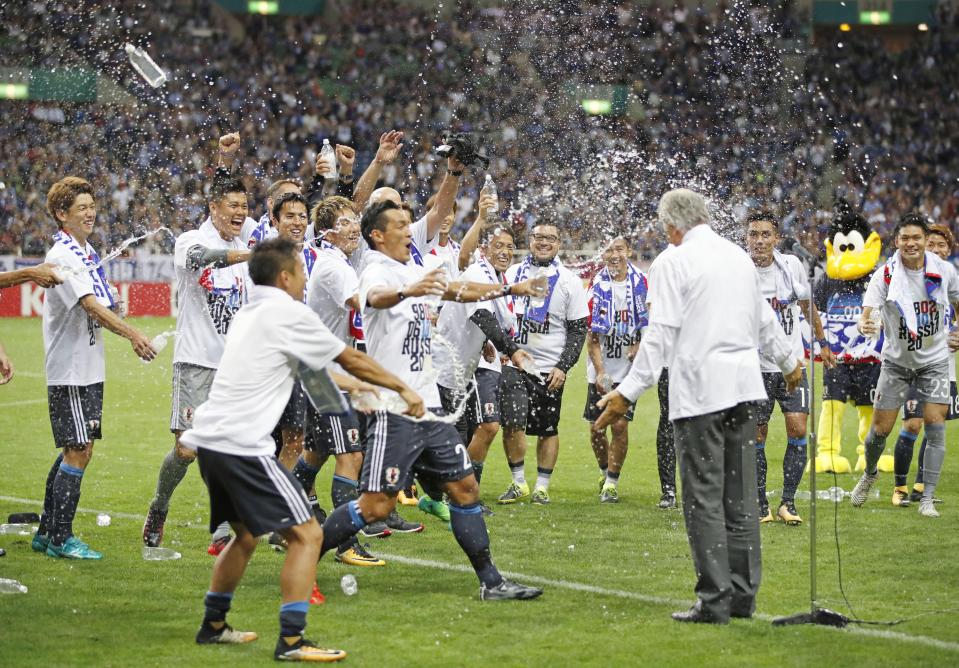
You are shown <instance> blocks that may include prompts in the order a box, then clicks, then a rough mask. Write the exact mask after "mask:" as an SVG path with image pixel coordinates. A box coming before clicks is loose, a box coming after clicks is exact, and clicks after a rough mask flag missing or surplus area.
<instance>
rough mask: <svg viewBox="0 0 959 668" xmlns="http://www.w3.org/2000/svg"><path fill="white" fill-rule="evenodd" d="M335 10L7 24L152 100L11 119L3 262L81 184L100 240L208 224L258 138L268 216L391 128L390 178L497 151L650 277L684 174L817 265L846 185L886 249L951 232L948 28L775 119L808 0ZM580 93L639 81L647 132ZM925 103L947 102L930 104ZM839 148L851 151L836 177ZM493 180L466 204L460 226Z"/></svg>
mask: <svg viewBox="0 0 959 668" xmlns="http://www.w3.org/2000/svg"><path fill="white" fill-rule="evenodd" d="M331 4H333V6H332V7H331V9H330V10H329V11H336V12H338V17H339V18H338V20H336V21H335V22H328V21H322V20H316V19H315V18H303V17H291V18H275V17H260V16H239V17H236V16H234V17H233V19H232V21H233V23H232V24H228V23H226V22H225V21H224V20H223V18H222V17H218V16H217V15H216V14H215V12H213V11H212V10H211V7H210V3H208V2H206V1H205V0H195V1H194V2H174V1H173V0H167V1H166V2H162V3H160V6H158V7H157V8H156V9H157V10H158V11H156V12H138V10H137V3H136V2H132V1H129V2H118V3H110V4H109V5H102V4H96V5H93V6H90V7H86V9H85V11H84V13H83V14H82V18H79V19H78V15H77V14H76V13H75V12H72V11H71V8H69V7H67V6H66V5H65V4H62V3H49V2H39V1H38V2H33V3H30V4H29V5H28V6H27V10H26V11H24V12H21V13H19V14H15V15H12V14H11V15H9V16H7V17H5V21H4V28H3V29H4V31H5V32H6V34H5V35H4V38H3V42H4V46H5V48H4V49H3V56H2V59H3V60H2V63H0V64H2V65H3V66H8V67H10V66H30V67H65V68H67V69H69V68H74V67H84V68H88V69H89V68H94V69H96V70H98V71H99V72H101V73H102V74H103V75H104V76H106V77H108V78H112V79H114V80H117V81H119V82H120V84H121V85H122V87H123V88H124V89H125V90H127V91H129V92H130V93H131V94H132V96H133V97H131V98H130V101H131V103H130V104H118V105H109V106H102V105H96V104H92V103H52V102H51V103H46V102H32V103H23V102H9V101H7V102H3V103H2V108H3V109H4V115H5V117H6V118H8V119H9V120H10V122H8V123H6V124H5V125H4V127H3V129H2V130H0V155H2V157H0V167H2V174H3V181H4V186H5V187H4V188H3V189H2V190H0V216H2V217H0V251H2V252H7V253H22V254H25V255H38V254H41V253H42V251H43V249H44V247H45V245H46V243H47V238H48V237H49V233H50V231H51V230H50V229H49V228H50V225H49V221H48V219H47V217H46V215H45V214H44V213H43V201H42V200H43V198H42V193H43V192H44V190H45V188H47V187H48V186H49V184H50V183H52V182H53V181H55V180H56V179H55V176H54V174H55V173H63V170H66V171H68V172H71V173H87V174H91V175H96V186H97V187H98V189H100V193H101V194H102V195H103V196H101V197H100V201H101V203H102V204H101V206H103V208H104V210H103V211H101V213H100V215H101V217H102V220H103V221H104V222H106V223H107V225H105V226H104V229H109V233H108V236H109V238H105V239H102V245H104V246H109V247H112V246H113V245H115V244H116V243H117V242H118V241H119V240H121V239H123V238H126V237H128V236H130V234H131V233H132V232H133V231H134V230H135V229H140V228H143V227H151V228H152V227H155V226H156V225H157V224H160V223H162V224H165V225H167V226H169V227H171V228H173V229H174V231H180V230H183V229H188V228H190V227H192V226H194V225H195V223H196V222H197V221H198V220H199V219H200V218H201V216H202V213H203V206H204V204H203V202H204V197H203V193H202V192H201V189H202V183H203V181H202V178H201V177H202V172H203V170H204V169H205V168H206V167H207V165H209V164H210V161H211V156H212V155H213V151H214V146H215V141H216V137H217V136H219V135H220V134H221V133H222V132H226V131H229V130H238V131H240V132H241V133H243V135H244V136H246V137H251V138H255V141H252V142H250V143H249V145H248V146H245V147H244V148H245V151H246V154H245V155H244V156H243V157H242V159H243V161H244V163H245V174H247V179H248V183H247V185H248V186H249V187H250V188H251V192H252V193H253V195H254V201H255V202H262V201H264V198H263V192H262V188H263V184H264V183H266V182H268V181H269V180H270V179H271V178H273V177H276V176H278V175H281V174H290V173H296V172H299V173H300V175H301V176H302V177H304V178H306V177H307V176H308V174H309V169H310V164H311V162H312V158H313V156H314V155H315V151H316V149H317V147H318V146H319V145H320V143H321V141H322V139H323V138H325V137H329V138H331V140H332V141H333V142H334V143H342V144H348V145H351V146H354V147H355V148H356V149H357V151H358V159H357V164H358V167H359V168H360V169H362V168H363V167H364V166H365V165H366V164H367V163H368V162H369V160H370V159H371V157H372V153H373V151H374V150H375V147H376V138H377V137H378V135H379V133H380V132H381V131H382V129H383V128H388V127H397V128H402V129H404V130H406V136H407V138H408V144H409V145H408V146H407V147H406V149H405V151H406V155H405V162H404V163H403V164H397V165H395V166H391V167H390V168H389V169H387V170H386V171H385V172H384V174H383V175H382V181H383V183H384V184H386V185H396V186H398V187H399V188H400V189H401V190H403V191H405V192H408V193H410V195H411V198H412V199H413V200H414V201H415V202H416V204H417V206H420V207H421V206H422V205H423V204H424V203H425V200H426V198H427V197H428V196H429V194H430V192H432V191H433V190H434V189H435V186H436V183H435V182H434V181H435V180H436V178H438V176H437V171H436V169H435V164H436V158H435V156H434V155H432V149H433V147H434V146H435V145H436V143H437V140H438V138H439V137H440V136H441V135H442V133H443V132H444V131H445V130H446V129H447V128H450V127H453V128H456V129H462V130H469V131H474V132H477V133H478V134H479V135H480V136H481V137H482V138H483V140H484V142H485V143H486V144H487V146H488V148H489V149H490V151H491V152H492V153H493V155H494V161H493V165H492V167H491V170H490V171H491V172H492V173H493V175H494V177H495V178H496V182H497V185H498V187H499V192H500V195H501V197H502V199H503V200H504V201H505V202H508V203H510V205H511V206H512V207H513V210H514V212H519V213H518V215H519V220H520V221H523V220H525V222H526V226H527V227H528V226H530V225H532V223H533V222H535V219H536V217H537V216H540V217H543V216H552V217H554V218H556V219H560V220H563V221H564V228H565V229H564V233H565V234H567V235H568V236H569V244H568V245H567V247H571V248H577V247H591V246H592V243H593V242H595V241H598V240H596V239H592V238H591V235H590V234H589V230H590V228H591V227H592V226H593V224H594V223H595V222H596V221H597V220H601V221H603V222H605V221H606V220H607V219H608V217H609V216H610V215H611V214H612V216H613V218H614V219H618V220H620V221H623V223H624V224H625V225H626V226H628V227H630V228H631V229H634V230H635V234H636V235H637V237H638V239H637V250H638V252H639V253H640V256H641V257H642V258H643V259H644V260H650V259H652V257H654V256H655V254H656V253H657V252H658V251H659V250H660V249H661V247H662V241H661V240H660V239H659V236H658V234H656V233H655V231H654V230H653V229H652V227H651V226H650V225H649V224H648V221H649V220H650V219H651V218H652V214H653V206H654V204H655V202H656V201H657V194H658V193H661V192H663V190H664V186H667V185H668V184H670V183H672V182H675V181H676V180H677V179H680V180H683V179H692V180H694V181H696V182H698V183H700V184H701V187H702V188H703V189H704V190H706V191H707V192H710V193H711V195H713V197H714V198H715V199H717V200H718V201H721V202H725V203H727V204H728V205H729V209H730V210H731V211H733V212H734V213H735V214H736V215H737V217H740V218H741V217H742V216H743V215H744V214H745V212H746V211H747V210H748V209H751V208H755V207H756V206H757V205H758V204H760V203H761V204H763V205H766V206H772V207H773V208H774V210H775V211H776V213H777V214H778V215H780V216H781V218H782V220H783V226H784V230H785V231H786V232H787V233H790V234H796V235H798V236H799V237H800V238H801V239H802V240H803V242H804V243H806V245H807V246H808V247H810V249H821V241H822V238H823V237H824V236H825V233H826V224H827V221H828V216H827V212H828V210H829V208H830V207H831V204H832V195H833V191H834V190H835V189H837V188H838V189H839V190H840V191H841V192H842V193H843V194H844V196H845V197H846V198H847V199H849V200H851V201H853V202H857V203H858V202H861V204H862V207H863V210H864V211H865V212H866V214H867V217H868V218H869V220H870V222H871V223H872V224H874V225H875V226H876V228H877V230H879V231H880V233H881V234H883V235H884V237H885V236H886V234H887V233H888V232H889V231H890V226H891V225H892V224H893V223H894V221H895V220H897V219H898V217H899V216H900V215H901V214H902V213H904V212H905V211H908V210H911V209H913V208H919V209H920V210H922V211H923V212H925V213H926V214H928V215H929V216H931V217H932V218H933V219H934V220H935V221H936V222H941V223H945V224H947V225H949V226H950V227H951V228H953V230H955V224H956V212H957V205H959V192H957V188H956V175H957V170H959V156H957V153H956V151H955V148H954V146H953V144H954V140H952V139H951V137H953V136H955V135H956V132H955V130H956V121H955V119H954V118H952V117H951V115H950V114H948V113H947V110H948V109H950V108H951V107H952V106H954V103H955V96H956V94H957V93H956V92H955V91H956V90H957V87H956V85H955V84H956V82H957V78H959V64H957V63H959V59H956V58H955V57H953V56H954V54H955V51H956V49H957V47H959V40H957V39H956V37H955V36H954V34H953V33H952V32H951V31H949V30H944V31H943V32H937V31H932V32H930V33H928V34H927V35H926V36H924V37H922V38H920V39H917V40H916V41H915V42H914V43H913V44H912V45H911V46H910V48H908V49H906V50H904V51H903V52H902V53H898V54H893V53H888V52H883V51H882V49H880V48H878V46H877V44H876V43H875V42H874V40H872V39H871V38H869V37H866V36H856V35H853V34H848V33H847V34H845V35H844V36H843V37H842V41H837V42H831V43H828V44H825V45H819V46H817V47H815V48H810V50H809V51H808V53H807V54H806V57H805V71H804V72H799V73H798V74H797V75H796V76H798V77H799V81H801V82H802V83H803V84H804V85H802V86H795V87H794V88H792V99H789V97H788V95H783V96H781V97H780V101H779V102H773V103H767V102H769V101H768V100H766V99H765V98H762V99H763V100H764V104H762V105H758V104H756V100H757V99H760V98H757V97H756V96H755V93H756V91H757V90H759V89H761V88H762V87H764V86H767V85H770V82H772V81H773V80H775V79H780V78H782V77H783V76H784V72H785V70H784V66H783V64H782V63H783V61H784V57H783V56H782V55H781V52H782V49H784V48H785V47H784V46H783V45H785V44H791V42H787V41H783V40H788V39H789V38H792V37H794V36H795V35H797V34H798V32H799V30H800V27H801V25H802V22H801V20H800V19H801V17H799V16H797V15H796V12H795V11H793V10H791V9H790V7H789V5H790V3H784V6H780V7H779V8H778V9H776V10H771V9H769V8H768V3H761V2H756V3H753V5H754V6H752V7H748V8H747V10H744V11H739V10H738V9H730V8H729V7H728V6H727V3H719V6H718V8H717V9H716V10H715V12H714V13H710V12H706V11H705V10H702V9H697V8H693V7H691V6H690V7H687V5H692V3H683V2H679V3H676V4H675V6H673V5H672V3H668V4H669V8H667V7H666V6H665V5H666V4H667V3H656V2H654V3H651V4H650V5H649V6H644V7H636V6H633V5H632V3H615V2H612V3H585V2H566V3H562V6H559V7H556V6H554V4H550V5H549V6H548V7H547V6H546V5H543V6H541V7H540V8H539V9H537V8H536V5H523V6H522V7H516V8H511V9H507V10H497V9H489V8H486V9H482V8H480V7H478V6H475V5H473V4H472V3H470V2H461V3H457V7H456V9H455V10H454V13H453V15H452V16H450V17H449V18H448V20H447V19H444V20H442V21H437V18H438V17H437V15H436V14H435V13H434V12H432V11H427V10H422V9H418V8H415V7H412V6H410V5H407V4H405V3H387V4H388V5H389V6H388V7H384V5H383V3H377V2H370V1H366V2H351V3H331ZM740 6H741V5H737V7H740ZM387 9H388V11H386V10H387ZM237 25H238V26H239V28H240V29H239V30H237V29H236V28H237ZM397 27H399V28H400V29H397ZM41 34H43V35H44V37H39V38H38V35H41ZM125 41H130V42H133V43H135V44H143V45H145V46H148V50H149V51H150V52H151V53H152V54H154V56H155V57H156V59H157V60H158V61H159V62H160V63H161V65H162V66H163V67H164V68H165V69H166V70H167V71H168V72H170V73H171V81H170V82H169V83H168V84H166V86H165V87H164V88H161V89H159V90H157V91H154V90H152V89H150V88H148V87H147V86H146V85H145V84H144V83H143V82H142V81H141V80H139V78H138V77H137V75H136V73H135V72H134V71H133V70H132V68H130V67H129V65H128V63H126V60H125V54H124V52H123V49H122V45H123V43H124V42H125ZM747 47H748V48H747ZM747 54H748V55H747ZM251 62H252V63H257V67H256V68H253V69H251V68H250V67H249V66H248V64H249V63H251ZM680 64H681V66H680ZM863 80H865V81H868V82H869V83H868V84H867V85H864V86H860V85H857V84H856V83H855V82H857V81H863ZM576 83H582V84H615V85H625V86H626V87H627V88H628V90H629V95H630V97H629V99H630V100H632V101H634V102H635V103H636V104H635V106H636V108H638V109H640V110H641V111H640V117H639V118H626V117H597V116H589V115H587V114H585V113H584V112H583V111H582V110H581V109H579V108H578V107H576V106H575V105H571V104H570V100H568V99H567V98H566V97H565V96H564V95H561V94H558V93H557V91H560V90H563V87H564V86H566V85H567V84H574V85H575V84H576ZM518 85H522V87H523V90H524V93H525V94H522V95H518V94H516V87H517V86H518ZM920 89H921V90H922V91H923V95H924V99H925V100H926V101H927V102H926V103H925V105H924V106H922V107H920V108H914V106H913V104H912V99H913V97H914V94H915V91H917V90H920ZM783 92H784V93H785V91H783ZM879 100H883V101H884V102H885V103H884V104H878V103H877V102H878V101H879ZM720 101H721V102H722V104H719V102H720ZM573 135H579V136H582V137H585V140H580V141H575V142H573V141H569V139H568V138H569V137H570V136H573ZM837 142H838V143H839V144H840V146H841V147H843V146H845V147H849V148H850V149H851V150H850V156H849V158H848V159H847V160H846V161H845V162H844V164H843V165H842V166H843V169H842V170H840V172H841V173H840V174H839V176H838V178H837V177H836V175H835V173H834V170H830V167H831V162H832V157H833V153H834V145H835V144H836V143H837ZM68 145H69V146H71V147H73V150H66V147H67V146H68ZM54 166H55V169H56V172H54V171H51V170H53V169H54ZM474 185H475V187H466V188H464V190H463V192H462V193H461V201H460V207H459V210H460V215H459V220H458V224H459V227H458V231H459V232H462V230H463V229H465V227H464V226H465V225H466V222H465V216H466V212H467V211H468V210H469V209H470V208H472V207H473V206H474V205H475V203H476V200H477V195H478V193H477V189H478V187H479V180H476V181H475V184H474ZM560 192H562V193H563V196H561V197H560V196H558V195H557V193H560ZM597 200H601V201H603V202H604V206H603V207H596V206H595V204H594V203H595V202H596V201H597ZM260 213H262V211H254V214H255V215H259V214H260ZM162 243H169V242H168V241H166V242H164V241H161V240H157V241H156V242H155V244H162ZM157 249H158V248H154V250H157Z"/></svg>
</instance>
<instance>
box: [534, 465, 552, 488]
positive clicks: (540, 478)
mask: <svg viewBox="0 0 959 668" xmlns="http://www.w3.org/2000/svg"><path fill="white" fill-rule="evenodd" d="M551 475H553V470H552V469H550V470H549V472H548V473H547V472H544V471H543V470H542V469H537V470H536V489H546V490H548V489H549V478H550V476H551Z"/></svg>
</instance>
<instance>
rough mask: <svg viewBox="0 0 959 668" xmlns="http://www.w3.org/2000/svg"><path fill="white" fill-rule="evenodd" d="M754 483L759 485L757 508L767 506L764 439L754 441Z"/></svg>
mask: <svg viewBox="0 0 959 668" xmlns="http://www.w3.org/2000/svg"><path fill="white" fill-rule="evenodd" d="M756 484H757V485H758V486H759V508H760V509H763V508H768V507H769V501H768V500H767V499H766V441H758V440H757V441H756Z"/></svg>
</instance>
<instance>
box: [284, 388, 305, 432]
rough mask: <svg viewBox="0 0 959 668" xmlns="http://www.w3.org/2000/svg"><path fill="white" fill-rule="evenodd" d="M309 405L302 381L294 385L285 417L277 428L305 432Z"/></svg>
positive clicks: (287, 403) (285, 410)
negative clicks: (307, 406)
mask: <svg viewBox="0 0 959 668" xmlns="http://www.w3.org/2000/svg"><path fill="white" fill-rule="evenodd" d="M308 403H309V401H307V398H306V392H304V391H303V387H302V386H301V385H300V381H296V382H295V383H293V391H292V392H290V400H289V401H288V402H286V408H284V409H283V415H281V416H280V421H279V422H277V423H276V426H277V427H279V428H280V429H293V430H294V431H303V428H304V427H305V426H306V405H307V404H308Z"/></svg>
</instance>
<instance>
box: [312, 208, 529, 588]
mask: <svg viewBox="0 0 959 668" xmlns="http://www.w3.org/2000/svg"><path fill="white" fill-rule="evenodd" d="M361 229H362V233H363V236H364V237H365V238H366V241H367V243H368V244H369V246H370V248H371V249H373V250H372V251H370V252H369V253H368V258H367V262H366V268H365V269H364V271H363V273H362V274H361V276H360V292H359V294H360V305H361V306H362V307H363V333H364V335H365V337H366V345H367V350H368V351H369V354H370V356H371V357H373V358H374V359H376V360H377V361H379V362H380V363H381V364H383V365H384V366H385V367H386V368H387V369H388V370H390V371H392V372H393V373H395V374H396V375H397V376H398V377H400V378H401V379H403V380H404V381H405V382H406V383H407V384H408V385H410V387H412V388H413V389H414V390H415V391H416V392H418V393H419V394H420V395H421V396H423V400H424V404H425V405H426V407H427V408H428V409H429V410H430V413H431V415H436V416H440V415H442V413H443V411H442V409H441V408H440V397H439V392H438V390H437V386H436V382H435V380H434V378H433V368H434V364H433V359H432V340H431V333H430V310H431V305H430V301H431V300H436V298H441V299H442V298H445V299H448V300H456V301H476V300H480V299H489V298H491V297H497V296H502V295H505V294H509V293H510V292H516V293H518V294H528V293H531V292H533V293H535V292H537V290H535V289H534V287H533V286H534V284H533V283H532V282H531V281H526V282H524V283H520V284H517V285H508V284H507V285H503V286H494V285H490V284H477V283H457V282H448V283H444V282H443V281H442V280H441V274H440V271H439V270H435V271H431V272H429V273H424V270H423V269H421V268H419V267H417V266H415V265H411V264H408V262H409V259H410V248H409V245H410V242H411V240H412V235H411V233H410V222H409V217H408V216H407V214H406V213H405V212H404V211H403V210H402V209H401V208H399V207H398V206H397V205H396V204H394V203H393V202H389V201H384V202H380V203H379V204H374V205H373V206H371V207H370V208H369V209H367V211H366V212H365V213H364V214H363V218H362V221H361ZM381 394H382V395H383V396H382V400H383V401H384V402H385V403H386V405H388V406H389V405H390V404H395V403H396V397H395V394H393V393H391V392H384V393H381ZM366 446H367V451H366V458H365V459H364V461H363V474H362V479H361V482H360V489H361V494H360V498H359V499H354V500H352V501H350V502H349V503H347V504H344V505H342V506H340V507H339V508H336V509H335V510H334V511H333V512H332V513H331V514H330V516H329V517H328V518H327V520H326V522H325V523H324V524H323V533H324V537H323V552H326V551H328V550H330V549H332V548H335V547H336V546H338V545H340V544H342V543H343V541H344V540H346V539H347V538H348V537H349V536H351V535H353V534H355V533H356V532H357V531H359V530H360V529H362V528H363V527H364V526H365V525H366V524H367V523H368V522H370V521H374V520H378V519H382V518H385V517H387V516H388V515H389V514H390V512H391V511H392V510H393V508H394V507H395V506H396V496H397V493H398V492H399V490H400V489H402V488H403V487H404V486H405V484H406V483H407V481H408V480H409V478H410V477H411V476H412V475H413V473H414V472H415V473H416V475H417V477H418V478H419V479H420V481H421V482H427V483H428V484H430V485H433V486H436V487H440V488H442V489H443V490H444V491H445V492H446V493H447V494H448V495H449V499H450V511H451V515H452V518H451V525H452V526H451V528H452V531H453V535H454V536H455V537H456V541H457V542H458V543H459V545H460V547H461V548H462V549H463V552H465V553H466V555H467V557H469V560H470V563H471V564H472V565H473V569H474V570H475V571H476V575H477V577H478V578H479V580H480V597H481V598H482V599H483V600H503V599H529V598H535V597H536V596H539V595H540V594H541V593H542V591H541V590H539V589H535V588H533V587H525V586H523V585H519V584H516V583H513V582H510V581H508V580H506V579H505V578H503V576H502V575H500V573H499V571H498V570H497V569H496V566H494V565H493V560H492V557H491V556H490V550H489V535H488V534H487V531H486V523H485V521H484V520H483V515H482V511H481V509H480V504H479V487H478V485H477V484H476V478H475V477H474V476H473V470H472V466H471V465H470V460H469V454H468V453H467V452H466V446H465V445H464V444H463V443H461V442H460V439H459V435H458V434H457V432H456V428H455V427H453V425H451V424H448V423H446V422H443V421H440V420H436V419H429V420H423V421H415V420H411V419H409V418H408V417H404V416H403V415H399V414H397V413H395V412H386V411H377V412H376V413H374V414H373V416H372V417H371V418H370V423H369V425H368V427H367V432H366Z"/></svg>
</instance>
